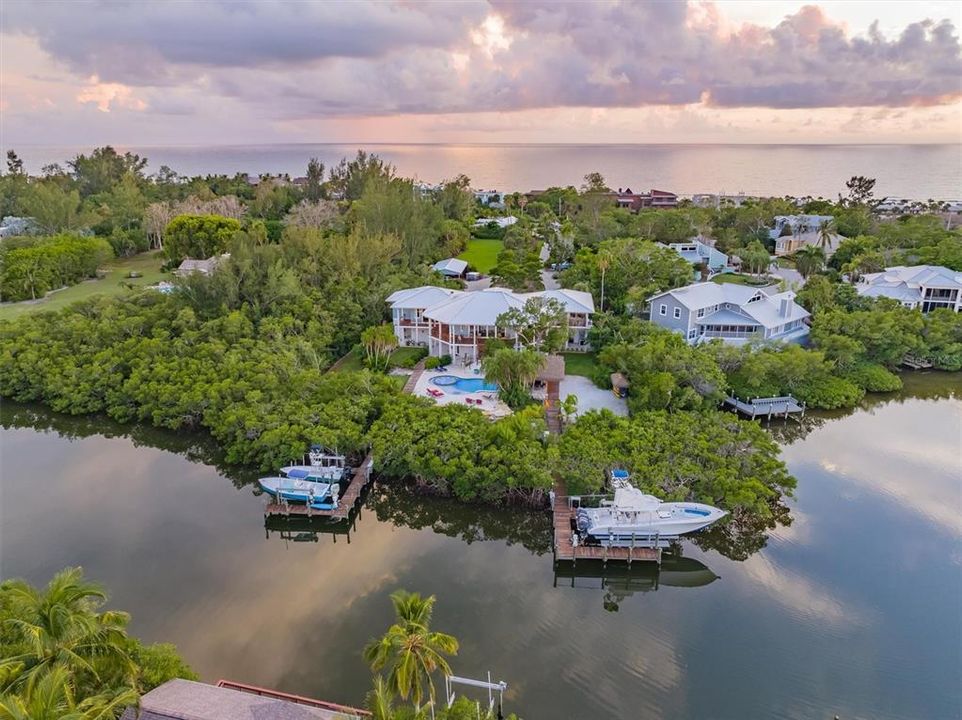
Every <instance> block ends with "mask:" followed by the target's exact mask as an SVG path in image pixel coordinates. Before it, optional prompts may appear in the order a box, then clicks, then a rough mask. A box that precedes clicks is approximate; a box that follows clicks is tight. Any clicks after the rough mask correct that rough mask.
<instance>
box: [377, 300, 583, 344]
mask: <svg viewBox="0 0 962 720" xmlns="http://www.w3.org/2000/svg"><path fill="white" fill-rule="evenodd" d="M531 297H543V298H547V299H552V300H556V301H558V302H559V303H561V305H562V306H563V307H564V308H565V312H566V314H567V317H568V343H567V345H566V348H565V349H567V350H588V349H589V346H588V330H589V329H590V328H591V315H592V314H593V313H594V311H595V306H594V300H593V299H592V297H591V293H586V292H579V291H577V290H542V291H540V292H533V293H515V292H512V291H510V290H505V289H503V288H488V289H486V290H476V291H472V292H464V291H461V290H448V289H445V288H438V287H432V286H424V287H419V288H411V289H408V290H398V291H397V292H395V293H393V294H391V295H390V296H388V298H387V302H388V303H389V304H390V305H391V316H392V322H393V324H394V334H395V336H396V337H397V339H398V343H399V344H400V345H416V346H421V347H426V348H428V352H429V353H430V354H431V355H433V356H434V357H441V356H443V355H450V356H451V357H453V358H459V359H460V360H461V361H465V362H473V361H476V360H478V359H479V358H480V357H481V353H482V352H483V350H484V344H485V343H486V342H487V341H488V340H489V339H491V338H498V339H500V340H505V341H508V342H511V341H513V340H514V339H515V338H514V333H513V332H511V331H510V330H507V329H503V328H498V327H497V321H498V317H499V316H500V315H501V314H502V313H504V312H506V311H508V310H510V309H512V308H518V309H520V308H522V307H524V304H525V301H526V300H528V299H529V298H531Z"/></svg>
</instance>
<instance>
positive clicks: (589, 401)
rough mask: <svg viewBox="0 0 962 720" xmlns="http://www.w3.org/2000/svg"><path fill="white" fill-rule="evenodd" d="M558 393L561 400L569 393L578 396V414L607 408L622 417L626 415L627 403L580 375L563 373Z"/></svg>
mask: <svg viewBox="0 0 962 720" xmlns="http://www.w3.org/2000/svg"><path fill="white" fill-rule="evenodd" d="M560 395H561V399H562V400H564V399H565V398H566V397H568V396H569V395H574V396H575V397H577V398H578V412H577V414H578V415H581V414H582V413H586V412H588V411H589V410H601V409H602V408H607V409H608V410H611V412H613V413H614V414H615V415H620V416H622V417H626V416H627V415H628V403H626V402H625V401H624V400H622V399H621V398H617V397H615V396H614V393H612V392H611V390H602V389H601V388H600V387H598V386H597V385H595V384H594V383H593V382H591V380H589V379H588V378H586V377H582V376H581V375H565V379H564V380H562V381H561V387H560Z"/></svg>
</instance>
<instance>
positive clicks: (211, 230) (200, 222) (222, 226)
mask: <svg viewBox="0 0 962 720" xmlns="http://www.w3.org/2000/svg"><path fill="white" fill-rule="evenodd" d="M240 227H241V226H240V223H239V222H238V221H237V220H234V219H233V218H226V217H221V216H219V215H180V216H178V217H175V218H174V219H173V220H171V221H170V224H168V225H167V229H166V231H165V232H164V236H165V238H166V240H165V243H164V253H165V254H166V255H167V257H168V258H169V259H170V260H171V261H173V262H180V261H181V260H183V259H184V258H196V259H201V260H203V259H206V258H209V257H213V256H214V255H219V254H220V253H223V252H224V251H225V250H227V246H228V245H229V244H230V241H231V239H232V238H233V237H234V233H236V232H237V231H238V230H240Z"/></svg>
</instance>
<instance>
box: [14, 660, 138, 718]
mask: <svg viewBox="0 0 962 720" xmlns="http://www.w3.org/2000/svg"><path fill="white" fill-rule="evenodd" d="M74 696H75V688H74V683H73V679H72V678H71V676H70V673H69V671H68V670H67V669H66V668H64V667H59V666H58V667H54V668H52V669H51V670H50V671H49V672H48V673H46V674H45V675H44V676H43V677H41V678H40V680H38V681H37V682H36V683H34V684H33V685H32V686H30V687H29V689H27V690H25V691H24V692H23V693H20V694H13V693H3V694H0V719H2V720H113V718H115V717H116V716H117V714H118V713H119V712H120V711H121V710H123V709H124V708H125V707H127V706H128V705H137V703H138V702H139V700H140V698H139V696H138V695H137V693H136V692H135V691H134V690H132V689H128V690H124V691H122V692H120V693H118V694H116V695H114V696H113V697H108V696H107V695H95V696H93V697H89V698H86V699H84V700H82V701H80V702H79V703H78V702H76V701H75V699H74Z"/></svg>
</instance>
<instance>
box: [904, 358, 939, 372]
mask: <svg viewBox="0 0 962 720" xmlns="http://www.w3.org/2000/svg"><path fill="white" fill-rule="evenodd" d="M902 365H903V366H905V367H907V368H909V369H911V370H928V369H929V368H931V367H932V363H931V362H929V361H928V360H926V359H925V358H922V357H918V356H917V355H906V356H905V357H903V358H902Z"/></svg>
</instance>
